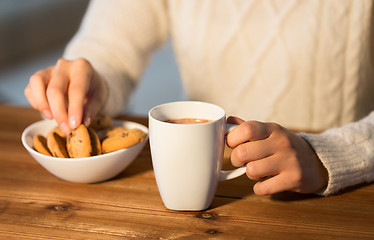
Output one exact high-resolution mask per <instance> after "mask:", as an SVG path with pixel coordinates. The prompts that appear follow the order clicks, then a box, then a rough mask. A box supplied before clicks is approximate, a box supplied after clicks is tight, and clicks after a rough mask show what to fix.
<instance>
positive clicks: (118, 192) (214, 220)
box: [0, 105, 374, 239]
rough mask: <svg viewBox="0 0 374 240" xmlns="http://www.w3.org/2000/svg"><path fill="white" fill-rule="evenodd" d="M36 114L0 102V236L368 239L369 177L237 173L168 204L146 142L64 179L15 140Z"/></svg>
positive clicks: (371, 232) (373, 188)
mask: <svg viewBox="0 0 374 240" xmlns="http://www.w3.org/2000/svg"><path fill="white" fill-rule="evenodd" d="M120 118H121V119H128V120H131V121H136V122H140V123H142V124H147V120H146V119H145V118H141V117H129V116H121V117H120ZM40 119H41V117H40V115H39V113H38V112H36V111H34V110H32V109H29V108H19V107H12V106H4V105H0V239H374V221H373V219H374V185H364V186H359V187H356V188H352V189H350V190H347V191H346V192H344V193H342V194H340V195H336V196H331V197H324V198H321V197H316V196H314V195H302V194H295V193H281V194H276V195H272V196H266V197H260V196H256V195H254V194H253V192H252V190H251V187H252V186H253V184H254V182H252V181H250V180H249V179H248V178H247V177H246V176H242V177H239V178H237V179H234V180H230V181H226V182H221V183H220V184H219V186H218V189H217V193H216V197H215V199H214V201H213V204H212V206H211V208H210V209H208V210H206V211H202V212H176V211H171V210H168V209H166V208H165V207H164V205H163V203H162V201H161V198H160V196H159V193H158V190H157V186H156V182H155V179H154V174H153V171H152V163H151V158H150V150H149V145H147V146H146V147H145V149H144V150H143V151H142V152H141V154H140V155H139V157H138V158H137V159H136V160H135V161H134V163H133V164H132V165H130V166H129V167H128V168H127V169H126V170H125V171H123V172H122V173H121V174H120V175H119V176H117V177H116V178H114V179H112V180H110V181H106V182H102V183H97V184H76V183H69V182H65V181H63V180H60V179H58V178H56V177H55V176H53V175H51V174H50V173H49V172H47V171H46V170H45V169H44V168H43V167H42V166H40V165H39V164H38V163H37V162H36V161H35V160H34V159H33V158H32V157H31V156H30V155H29V154H28V152H27V151H26V150H25V149H24V148H23V146H22V143H21V140H20V138H21V134H22V131H23V130H24V129H25V128H26V127H27V126H28V125H29V124H31V123H33V122H35V121H38V120H40ZM228 155H229V152H228V154H226V158H227V157H228ZM226 161H227V159H226ZM225 165H228V164H227V163H226V164H225Z"/></svg>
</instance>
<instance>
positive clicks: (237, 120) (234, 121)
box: [227, 116, 244, 124]
mask: <svg viewBox="0 0 374 240" xmlns="http://www.w3.org/2000/svg"><path fill="white" fill-rule="evenodd" d="M243 122H244V120H243V119H241V118H238V117H234V116H229V117H228V118H227V123H231V124H241V123H243Z"/></svg>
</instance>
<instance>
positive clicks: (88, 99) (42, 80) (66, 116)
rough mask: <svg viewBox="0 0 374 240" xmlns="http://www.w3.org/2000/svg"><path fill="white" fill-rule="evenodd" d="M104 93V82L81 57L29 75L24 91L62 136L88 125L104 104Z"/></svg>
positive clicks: (60, 62) (105, 93)
mask: <svg viewBox="0 0 374 240" xmlns="http://www.w3.org/2000/svg"><path fill="white" fill-rule="evenodd" d="M107 92H108V90H107V87H106V85H105V83H104V81H103V80H102V79H101V78H100V77H99V75H98V74H97V73H96V71H95V70H94V69H93V67H92V66H91V64H90V63H89V62H88V61H87V60H85V59H83V58H81V59H77V60H73V61H68V60H65V59H59V60H58V61H57V63H56V65H55V66H51V67H49V68H46V69H44V70H40V71H38V72H36V73H35V74H34V75H32V76H31V77H30V80H29V84H28V85H27V87H26V88H25V96H26V98H27V100H28V101H29V102H30V104H31V106H32V107H33V108H35V109H37V110H39V111H40V112H41V113H42V114H43V115H44V116H45V117H46V118H49V119H53V118H54V119H55V120H56V122H57V123H58V124H59V126H60V128H61V130H62V131H64V132H65V133H69V132H70V131H71V129H74V128H76V127H78V126H79V125H80V124H81V123H82V122H84V123H86V124H89V122H90V120H91V118H92V117H94V116H95V115H96V114H97V113H98V112H99V110H100V109H101V108H102V106H103V105H104V103H105V101H106V98H107V95H108V93H107Z"/></svg>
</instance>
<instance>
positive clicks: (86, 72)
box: [68, 59, 92, 129]
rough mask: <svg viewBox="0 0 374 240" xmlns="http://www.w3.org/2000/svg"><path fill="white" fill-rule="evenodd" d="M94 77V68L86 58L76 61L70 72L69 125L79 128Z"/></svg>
mask: <svg viewBox="0 0 374 240" xmlns="http://www.w3.org/2000/svg"><path fill="white" fill-rule="evenodd" d="M91 79H92V69H91V68H90V65H89V63H88V62H87V61H86V60H83V59H79V60H77V61H75V62H74V65H73V67H72V70H71V73H70V85H69V90H68V97H69V107H68V116H69V125H70V128H72V129H75V128H77V127H78V126H79V125H80V124H81V122H82V118H83V106H84V104H85V100H86V96H87V93H88V89H89V85H90V83H91Z"/></svg>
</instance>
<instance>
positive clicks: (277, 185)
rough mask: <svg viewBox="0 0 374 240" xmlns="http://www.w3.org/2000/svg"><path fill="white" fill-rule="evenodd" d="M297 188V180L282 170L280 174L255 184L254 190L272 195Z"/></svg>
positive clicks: (259, 193)
mask: <svg viewBox="0 0 374 240" xmlns="http://www.w3.org/2000/svg"><path fill="white" fill-rule="evenodd" d="M294 188H295V182H294V181H291V180H290V179H289V176H288V175H287V174H286V173H285V172H282V173H280V174H279V175H276V176H274V177H271V178H269V179H266V180H265V181H259V182H257V183H256V184H255V185H254V186H253V191H254V193H255V194H256V195H261V196H264V195H270V194H275V193H280V192H284V191H288V190H293V189H294Z"/></svg>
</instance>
